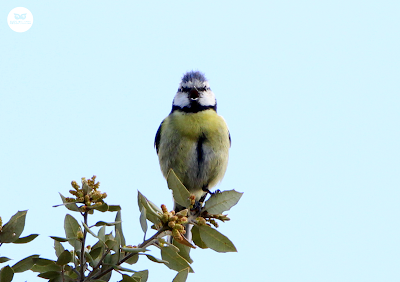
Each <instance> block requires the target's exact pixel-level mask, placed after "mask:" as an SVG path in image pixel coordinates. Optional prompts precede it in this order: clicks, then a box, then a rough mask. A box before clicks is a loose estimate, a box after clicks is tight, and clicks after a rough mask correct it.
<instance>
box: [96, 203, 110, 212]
mask: <svg viewBox="0 0 400 282" xmlns="http://www.w3.org/2000/svg"><path fill="white" fill-rule="evenodd" d="M93 209H94V210H98V211H100V212H106V211H108V205H107V204H106V203H103V204H102V205H101V206H98V207H95V208H93Z"/></svg>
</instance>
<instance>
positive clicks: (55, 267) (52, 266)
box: [31, 264, 61, 273]
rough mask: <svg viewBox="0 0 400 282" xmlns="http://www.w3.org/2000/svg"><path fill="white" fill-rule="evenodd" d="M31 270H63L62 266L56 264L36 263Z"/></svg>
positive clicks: (40, 271)
mask: <svg viewBox="0 0 400 282" xmlns="http://www.w3.org/2000/svg"><path fill="white" fill-rule="evenodd" d="M31 270H32V271H33V272H39V273H42V272H47V271H61V266H59V265H56V264H48V265H37V264H35V265H34V266H33V267H32V268H31Z"/></svg>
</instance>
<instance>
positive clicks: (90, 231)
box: [82, 222, 97, 238]
mask: <svg viewBox="0 0 400 282" xmlns="http://www.w3.org/2000/svg"><path fill="white" fill-rule="evenodd" d="M82 225H83V228H85V230H86V231H87V232H89V234H90V235H92V236H93V237H95V238H97V235H96V234H94V233H93V231H92V230H90V227H89V226H87V225H86V224H85V223H84V222H82Z"/></svg>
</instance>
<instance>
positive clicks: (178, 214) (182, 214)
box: [176, 209, 189, 217]
mask: <svg viewBox="0 0 400 282" xmlns="http://www.w3.org/2000/svg"><path fill="white" fill-rule="evenodd" d="M188 211H189V210H188V209H184V210H181V211H180V212H177V213H176V215H177V216H178V217H183V216H187V215H188Z"/></svg>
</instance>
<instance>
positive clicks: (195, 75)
mask: <svg viewBox="0 0 400 282" xmlns="http://www.w3.org/2000/svg"><path fill="white" fill-rule="evenodd" d="M193 80H199V81H201V82H205V81H207V79H206V77H205V76H204V74H203V73H201V72H199V71H188V72H187V73H185V75H184V76H183V77H182V82H183V83H185V82H189V81H193Z"/></svg>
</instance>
